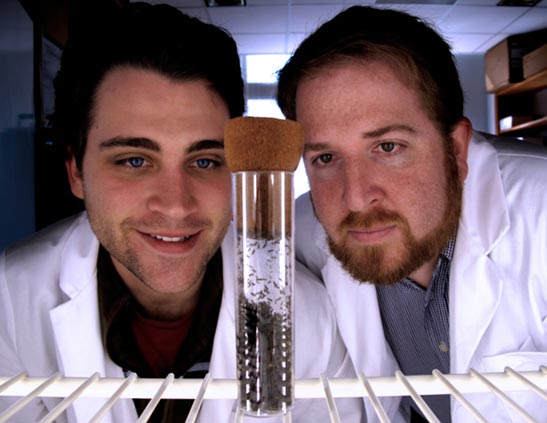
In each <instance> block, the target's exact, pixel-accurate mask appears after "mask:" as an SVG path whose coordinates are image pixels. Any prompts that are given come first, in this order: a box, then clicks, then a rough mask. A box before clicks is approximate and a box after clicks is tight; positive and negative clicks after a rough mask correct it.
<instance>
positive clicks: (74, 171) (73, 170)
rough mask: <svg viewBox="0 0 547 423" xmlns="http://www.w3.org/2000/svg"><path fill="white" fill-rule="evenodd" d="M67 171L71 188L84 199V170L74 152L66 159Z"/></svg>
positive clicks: (77, 195)
mask: <svg viewBox="0 0 547 423" xmlns="http://www.w3.org/2000/svg"><path fill="white" fill-rule="evenodd" d="M65 166H66V172H67V174H68V181H69V182H70V189H71V190H72V193H73V194H74V195H75V196H76V197H78V198H79V199H81V200H83V199H84V183H83V179H82V172H81V171H80V169H79V168H78V165H77V164H76V158H75V157H74V155H73V154H70V157H69V158H68V159H67V160H66V161H65Z"/></svg>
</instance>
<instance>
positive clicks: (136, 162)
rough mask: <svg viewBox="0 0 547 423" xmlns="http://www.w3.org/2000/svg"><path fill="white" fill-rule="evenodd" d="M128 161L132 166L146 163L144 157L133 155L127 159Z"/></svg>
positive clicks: (140, 165)
mask: <svg viewBox="0 0 547 423" xmlns="http://www.w3.org/2000/svg"><path fill="white" fill-rule="evenodd" d="M127 163H128V164H129V166H131V167H142V165H143V164H144V159H143V158H142V157H131V158H129V159H127Z"/></svg>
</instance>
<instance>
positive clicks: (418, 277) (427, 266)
mask: <svg viewBox="0 0 547 423" xmlns="http://www.w3.org/2000/svg"><path fill="white" fill-rule="evenodd" d="M438 259H439V257H435V258H434V259H432V260H430V261H428V262H426V263H424V264H422V265H421V266H420V267H418V268H417V269H416V270H415V271H414V272H412V273H411V274H410V275H408V277H409V279H412V280H413V281H414V282H416V283H417V284H418V285H420V286H423V287H424V288H427V287H428V286H429V284H430V283H431V278H432V277H433V271H434V270H435V266H436V265H437V261H438Z"/></svg>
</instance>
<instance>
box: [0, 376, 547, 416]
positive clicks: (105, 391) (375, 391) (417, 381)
mask: <svg viewBox="0 0 547 423" xmlns="http://www.w3.org/2000/svg"><path fill="white" fill-rule="evenodd" d="M520 391H531V392H534V393H535V394H536V395H537V396H538V397H539V398H542V399H543V400H544V401H545V406H546V407H547V366H541V367H540V368H539V369H538V370H537V371H524V372H517V371H515V370H513V369H511V368H509V367H507V368H505V371H504V372H500V373H479V372H477V371H476V370H474V369H471V371H470V373H469V374H446V375H443V374H442V373H440V372H438V371H434V372H433V374H431V375H419V376H405V375H403V374H402V373H401V372H396V374H395V375H394V376H392V377H370V378H367V377H366V376H365V375H364V374H360V375H359V377H358V378H353V379H337V378H331V379H328V378H326V377H321V378H318V379H306V380H296V382H295V389H294V393H295V398H297V399H299V398H307V399H308V398H322V399H324V400H325V401H326V405H327V406H328V408H329V412H330V414H331V417H332V421H333V422H336V421H339V420H337V416H338V412H337V410H336V398H342V397H345V398H347V397H365V398H368V399H370V401H371V403H372V405H373V407H374V409H375V411H376V414H377V416H378V417H379V419H380V421H381V422H383V423H389V422H390V420H389V419H388V417H387V416H386V414H385V411H384V410H383V409H382V406H381V404H380V401H379V398H381V397H399V396H408V395H410V396H411V397H412V398H413V399H414V400H415V402H416V404H417V405H418V407H420V409H421V411H422V412H423V414H424V415H425V417H426V419H427V420H428V421H429V422H438V419H437V418H436V416H435V415H434V414H433V412H432V411H431V410H430V409H429V408H428V407H427V405H426V404H425V402H424V401H423V399H422V398H421V396H422V395H440V394H450V395H452V396H454V398H455V399H456V400H458V401H460V402H461V403H462V405H463V406H464V407H465V408H467V409H468V411H469V412H470V413H471V414H472V415H473V416H474V417H475V419H476V420H477V421H479V422H486V420H485V419H484V418H483V417H482V416H481V415H480V414H479V413H478V412H477V411H476V410H475V409H474V408H473V406H472V405H471V404H470V403H468V402H467V401H466V399H465V397H464V395H465V394H473V393H491V394H493V395H497V396H498V397H500V398H501V399H502V400H503V401H504V402H505V403H506V404H508V405H509V406H510V407H512V408H513V409H514V411H515V412H516V413H518V414H519V415H520V416H521V417H522V419H523V421H526V422H530V423H534V422H536V420H534V419H533V418H532V417H531V416H530V415H529V414H528V413H527V411H526V410H523V409H522V408H521V407H520V406H519V405H518V404H516V403H515V402H513V400H512V399H511V395H510V394H511V393H512V392H520ZM1 396H10V397H20V399H19V400H18V402H17V403H15V404H13V405H12V406H10V408H9V409H7V410H1V409H0V423H3V422H7V421H9V418H10V417H11V416H13V415H14V414H16V413H17V412H18V411H20V410H21V409H23V408H24V407H25V406H26V405H27V404H28V403H29V402H31V401H32V400H33V399H35V398H37V397H58V398H64V399H63V401H61V402H60V404H59V405H58V406H57V407H56V408H55V409H53V410H51V412H50V413H49V414H48V415H47V416H46V417H45V418H44V419H42V421H43V422H47V421H53V420H54V419H55V417H57V416H58V415H59V414H61V413H62V412H63V411H64V410H65V409H66V408H67V407H68V406H70V404H71V403H72V401H74V400H76V399H77V398H108V399H109V400H108V401H107V402H106V403H105V404H104V406H103V407H102V409H101V410H99V411H98V413H97V415H96V416H95V418H94V419H92V422H95V421H97V422H99V421H100V417H101V416H102V415H104V414H105V413H106V412H108V410H109V408H110V407H112V406H113V405H114V403H115V402H116V401H117V400H118V399H120V398H145V399H146V398H149V399H151V401H150V403H149V407H147V409H145V410H144V412H143V414H142V415H141V416H140V418H139V420H138V421H139V422H146V421H147V418H148V417H149V415H150V414H151V413H152V411H153V410H154V406H155V405H157V403H158V402H159V400H160V399H193V400H194V404H193V407H192V409H191V410H190V413H189V415H188V418H187V420H186V422H193V421H195V420H196V418H197V416H198V414H199V408H200V406H201V403H202V401H203V400H206V399H236V398H237V382H236V380H233V379H211V378H209V377H208V376H206V377H205V378H204V379H175V378H174V377H173V375H169V376H168V377H166V378H165V379H141V378H137V377H135V375H131V376H130V377H129V378H127V379H121V378H101V377H99V375H98V374H94V375H91V376H90V377H89V378H75V377H63V376H62V375H61V374H60V373H57V374H55V375H53V376H51V377H49V378H37V377H27V376H26V375H25V374H20V375H17V376H15V377H0V397H1ZM289 420H290V419H289ZM540 423H545V422H540Z"/></svg>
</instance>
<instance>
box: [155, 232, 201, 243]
mask: <svg viewBox="0 0 547 423" xmlns="http://www.w3.org/2000/svg"><path fill="white" fill-rule="evenodd" d="M150 236H151V237H152V238H155V239H159V240H160V241H164V242H181V241H186V240H187V239H188V238H190V236H191V235H190V236H183V237H176V238H171V237H168V236H160V235H152V234H151V235H150Z"/></svg>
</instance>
